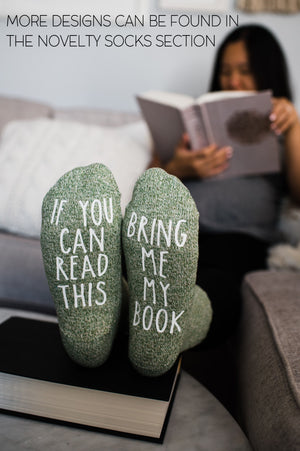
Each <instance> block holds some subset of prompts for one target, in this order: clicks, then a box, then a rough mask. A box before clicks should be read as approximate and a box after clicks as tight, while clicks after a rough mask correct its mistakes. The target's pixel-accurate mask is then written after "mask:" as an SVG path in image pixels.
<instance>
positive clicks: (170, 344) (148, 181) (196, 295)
mask: <svg viewBox="0 0 300 451" xmlns="http://www.w3.org/2000/svg"><path fill="white" fill-rule="evenodd" d="M198 227H199V214H198V211H197V209H196V206H195V203H194V201H193V199H192V197H191V195H190V193H189V191H188V190H187V188H186V187H185V186H184V185H183V184H182V183H181V182H180V180H179V179H177V178H176V177H174V176H171V175H169V174H167V173H166V172H165V171H163V170H162V169H157V168H155V169H148V170H147V171H146V172H145V173H144V174H143V175H142V176H141V177H140V179H139V180H138V181H137V183H136V185H135V189H134V192H133V197H132V201H131V202H130V204H129V205H128V206H127V209H126V213H125V218H124V221H123V228H122V238H123V248H124V252H125V259H126V267H127V275H128V284H129V294H130V299H129V358H130V360H131V362H132V364H133V366H134V367H135V368H136V369H137V370H138V371H139V372H140V373H142V374H144V375H147V376H158V375H161V374H163V373H165V372H166V371H168V370H169V369H170V368H171V367H172V365H173V364H174V362H175V361H176V359H177V357H178V355H179V354H180V352H182V351H183V350H185V349H187V348H189V347H191V346H194V345H196V344H198V343H200V342H201V341H202V340H203V338H204V337H205V336H206V334H207V332H208V329H209V326H210V322H211V316H212V311H211V306H210V302H209V299H208V297H207V296H206V294H205V293H204V292H203V291H202V290H201V289H200V288H199V287H197V286H196V285H195V280H196V271H197V261H198Z"/></svg>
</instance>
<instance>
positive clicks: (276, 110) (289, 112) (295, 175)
mask: <svg viewBox="0 0 300 451" xmlns="http://www.w3.org/2000/svg"><path fill="white" fill-rule="evenodd" d="M270 119H271V121H272V126H271V127H272V129H273V130H274V131H275V133H276V134H278V135H279V134H282V135H283V136H284V141H285V160H286V170H287V178H288V183H289V188H290V194H291V196H292V197H293V199H294V200H295V201H296V202H299V203H300V121H299V117H298V114H297V111H296V109H295V107H294V105H293V104H292V103H291V102H290V101H289V100H287V99H285V98H276V99H273V111H272V114H271V117H270Z"/></svg>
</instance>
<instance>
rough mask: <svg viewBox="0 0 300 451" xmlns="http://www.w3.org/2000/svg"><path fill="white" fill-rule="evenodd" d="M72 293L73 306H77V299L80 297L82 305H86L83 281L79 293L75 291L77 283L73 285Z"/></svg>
mask: <svg viewBox="0 0 300 451" xmlns="http://www.w3.org/2000/svg"><path fill="white" fill-rule="evenodd" d="M73 293H74V307H75V308H78V300H79V299H81V302H82V306H83V307H86V302H85V297H84V283H81V284H80V293H79V294H78V293H77V285H73Z"/></svg>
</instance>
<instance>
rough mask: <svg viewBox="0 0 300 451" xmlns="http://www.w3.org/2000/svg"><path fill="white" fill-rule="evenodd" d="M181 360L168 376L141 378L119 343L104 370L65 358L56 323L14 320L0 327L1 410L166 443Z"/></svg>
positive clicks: (16, 318) (123, 341) (11, 319)
mask: <svg viewBox="0 0 300 451" xmlns="http://www.w3.org/2000/svg"><path fill="white" fill-rule="evenodd" d="M179 372H180V359H178V361H177V362H176V364H175V365H174V367H173V368H172V369H171V370H169V371H168V372H167V373H166V374H164V375H162V376H159V377H156V378H149V377H145V376H141V375H139V374H138V373H137V372H136V371H135V370H134V369H133V368H132V366H131V364H130V362H129V360H128V357H127V340H124V339H120V340H118V341H116V343H115V345H114V347H113V350H112V353H111V355H110V357H109V359H108V360H107V362H105V363H104V364H103V365H102V366H101V367H99V368H95V369H90V368H83V367H81V366H79V365H77V364H76V363H74V362H73V361H72V360H71V359H70V358H69V357H68V356H67V354H66V353H65V351H64V349H63V346H62V343H61V339H60V334H59V329H58V325H57V324H56V323H52V322H47V321H40V320H34V319H28V318H21V317H12V318H9V319H8V320H7V321H5V322H4V323H2V324H1V325H0V409H3V410H6V411H10V412H15V413H19V414H20V413H21V414H26V415H32V416H35V417H40V418H43V419H47V420H49V421H50V420H53V421H59V422H67V423H71V424H76V425H80V426H84V427H89V428H97V429H101V430H107V431H111V432H114V433H121V434H126V435H127V434H132V435H134V436H139V437H141V438H145V439H148V440H149V439H150V440H155V441H162V440H163V436H164V432H165V428H166V425H167V421H168V416H169V411H170V408H171V405H172V399H173V396H174V393H175V388H176V382H177V379H178V376H179Z"/></svg>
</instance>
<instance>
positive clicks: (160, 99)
mask: <svg viewBox="0 0 300 451" xmlns="http://www.w3.org/2000/svg"><path fill="white" fill-rule="evenodd" d="M137 98H144V99H147V100H152V101H153V102H157V103H162V104H164V105H169V106H173V107H175V108H179V109H183V108H186V107H188V106H190V105H192V104H193V103H194V99H193V97H190V96H187V95H185V94H178V93H175V92H174V93H173V92H163V91H147V92H145V93H143V94H141V95H138V96H137Z"/></svg>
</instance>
